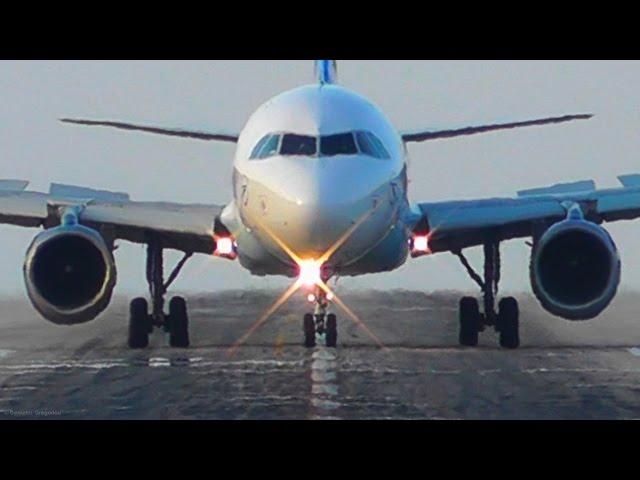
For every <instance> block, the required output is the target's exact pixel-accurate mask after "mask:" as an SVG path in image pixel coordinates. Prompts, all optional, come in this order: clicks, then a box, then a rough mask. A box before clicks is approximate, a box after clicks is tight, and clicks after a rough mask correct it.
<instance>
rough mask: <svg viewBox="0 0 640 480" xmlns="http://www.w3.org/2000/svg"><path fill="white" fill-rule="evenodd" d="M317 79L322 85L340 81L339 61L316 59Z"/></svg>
mask: <svg viewBox="0 0 640 480" xmlns="http://www.w3.org/2000/svg"><path fill="white" fill-rule="evenodd" d="M315 66H316V79H317V80H318V82H319V83H320V85H331V84H334V83H338V62H336V61H335V60H316V63H315Z"/></svg>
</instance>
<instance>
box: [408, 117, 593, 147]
mask: <svg viewBox="0 0 640 480" xmlns="http://www.w3.org/2000/svg"><path fill="white" fill-rule="evenodd" d="M591 118H593V115H590V114H579V115H563V116H561V117H549V118H541V119H537V120H526V121H524V122H511V123H496V124H493V125H480V126H475V127H462V128H456V129H451V130H439V131H421V132H404V133H402V134H401V135H402V139H403V140H404V141H405V142H407V143H410V142H426V141H429V140H441V139H445V138H456V137H464V136H469V135H479V134H481V133H489V132H495V131H499V130H512V129H514V128H524V127H537V126H542V125H552V124H558V123H566V122H573V121H576V120H589V119H591Z"/></svg>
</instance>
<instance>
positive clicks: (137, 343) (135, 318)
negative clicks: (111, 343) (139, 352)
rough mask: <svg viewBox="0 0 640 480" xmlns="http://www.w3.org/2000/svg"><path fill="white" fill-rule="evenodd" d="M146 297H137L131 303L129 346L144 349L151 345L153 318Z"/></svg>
mask: <svg viewBox="0 0 640 480" xmlns="http://www.w3.org/2000/svg"><path fill="white" fill-rule="evenodd" d="M148 307H149V306H148V304H147V301H146V300H145V299H144V298H136V299H134V300H133V301H132V302H131V304H130V305H129V341H128V344H129V348H131V349H142V348H147V347H148V346H149V330H150V329H151V320H150V317H149V308H148Z"/></svg>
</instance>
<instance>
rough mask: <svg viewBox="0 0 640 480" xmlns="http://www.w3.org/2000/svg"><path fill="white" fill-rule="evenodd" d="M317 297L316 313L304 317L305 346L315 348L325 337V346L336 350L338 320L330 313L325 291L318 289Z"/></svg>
mask: <svg viewBox="0 0 640 480" xmlns="http://www.w3.org/2000/svg"><path fill="white" fill-rule="evenodd" d="M316 290H317V291H316V294H315V295H314V297H315V304H316V307H315V311H314V313H308V314H306V315H305V316H304V346H305V347H306V348H313V347H315V346H316V342H317V338H318V337H324V342H325V345H326V346H327V347H329V348H336V346H337V344H338V319H337V317H336V316H335V315H334V314H332V313H329V314H327V309H328V307H329V301H328V300H327V294H326V292H325V291H324V290H322V289H320V288H317V289H316Z"/></svg>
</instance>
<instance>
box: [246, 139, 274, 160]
mask: <svg viewBox="0 0 640 480" xmlns="http://www.w3.org/2000/svg"><path fill="white" fill-rule="evenodd" d="M279 145H280V135H267V136H266V137H264V138H263V139H262V140H260V141H259V142H258V144H257V145H256V147H255V148H254V149H253V152H252V153H251V159H252V160H253V159H265V158H269V157H273V156H274V155H277V154H278V146H279Z"/></svg>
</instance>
